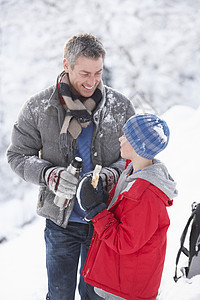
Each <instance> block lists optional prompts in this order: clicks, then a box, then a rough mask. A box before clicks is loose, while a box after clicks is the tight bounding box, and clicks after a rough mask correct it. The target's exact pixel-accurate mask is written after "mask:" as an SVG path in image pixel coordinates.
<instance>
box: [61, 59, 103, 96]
mask: <svg viewBox="0 0 200 300" xmlns="http://www.w3.org/2000/svg"><path fill="white" fill-rule="evenodd" d="M63 66H64V70H65V72H66V73H68V74H69V80H70V84H71V86H72V89H73V92H75V93H76V94H77V95H79V96H82V97H85V98H89V97H91V96H92V94H93V93H94V91H95V90H96V88H97V86H98V84H99V82H100V81H101V77H102V71H103V58H102V57H99V58H97V59H90V58H86V57H84V56H80V57H78V58H77V59H76V62H75V65H74V68H73V69H72V68H71V67H70V65H69V63H68V61H67V60H66V59H64V60H63Z"/></svg>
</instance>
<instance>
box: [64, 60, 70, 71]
mask: <svg viewBox="0 0 200 300" xmlns="http://www.w3.org/2000/svg"><path fill="white" fill-rule="evenodd" d="M63 67H64V70H65V72H66V73H69V62H68V61H67V60H66V58H64V59H63Z"/></svg>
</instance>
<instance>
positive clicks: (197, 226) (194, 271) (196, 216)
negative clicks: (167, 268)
mask: <svg viewBox="0 0 200 300" xmlns="http://www.w3.org/2000/svg"><path fill="white" fill-rule="evenodd" d="M190 224H191V226H190ZM189 226H190V228H191V231H190V236H189V250H188V249H186V248H185V246H184V242H185V238H186V235H187V232H188V228H189ZM180 242H181V245H180V248H179V250H178V253H177V257H176V268H175V276H174V281H175V282H177V281H178V279H179V278H181V277H182V276H179V277H177V267H178V262H179V259H180V255H181V253H184V254H185V255H186V256H187V257H188V266H187V267H183V268H181V271H182V273H183V275H185V276H186V277H187V278H192V277H193V276H195V275H198V274H200V203H196V202H194V203H193V204H192V214H191V216H190V217H189V219H188V221H187V224H186V226H185V228H184V230H183V233H182V235H181V239H180Z"/></svg>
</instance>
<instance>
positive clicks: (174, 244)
mask: <svg viewBox="0 0 200 300" xmlns="http://www.w3.org/2000/svg"><path fill="white" fill-rule="evenodd" d="M162 118H163V119H164V120H166V122H167V123H168V125H169V127H170V132H171V136H170V141H169V145H168V146H167V148H166V149H165V150H164V151H163V152H161V153H160V154H159V155H158V156H157V158H159V159H161V160H162V161H164V162H165V164H166V165H167V167H168V170H169V171H170V173H171V175H172V177H173V178H174V179H175V180H176V181H177V188H178V190H179V195H178V197H177V198H175V199H174V205H173V206H172V207H170V208H169V209H168V212H169V216H170V219H171V225H170V228H169V231H168V246H167V254H166V261H165V267H164V272H163V277H162V282H161V286H160V293H159V298H158V299H159V300H171V299H176V300H199V299H200V288H199V286H200V275H198V276H194V277H193V278H191V279H186V278H181V279H180V280H179V281H178V282H177V283H175V282H174V280H173V276H174V271H175V258H176V254H177V251H178V248H179V240H180V236H181V233H182V230H183V228H184V226H185V223H186V221H187V219H188V217H189V216H190V212H191V204H192V203H193V202H194V201H196V202H198V201H199V198H198V195H199V169H200V162H199V160H198V159H197V157H198V156H197V155H198V153H199V147H200V134H199V132H200V107H199V109H198V110H195V109H191V108H190V107H186V106H174V107H172V108H171V109H170V110H168V111H166V113H165V114H163V115H162ZM26 197H28V198H29V200H30V199H31V198H33V201H35V199H36V194H35V190H33V191H29V194H27V195H26ZM9 208H10V207H9ZM29 209H30V207H29V206H27V207H24V210H25V214H29ZM9 211H11V212H12V215H11V217H10V218H9V223H13V228H17V225H18V221H17V219H18V214H17V212H18V205H17V201H13V202H12V209H9ZM14 212H15V214H14ZM5 215H6V211H4V210H3V211H2V210H1V212H0V221H1V222H2V224H1V226H0V228H2V227H3V226H4V223H5V224H6V223H7V222H8V221H7V220H6V218H5ZM2 218H3V221H2ZM44 227H45V223H44V219H43V218H40V217H37V216H36V215H35V220H34V222H33V223H31V224H29V225H26V226H25V227H23V228H21V229H18V232H16V231H15V234H14V236H9V235H8V236H7V238H8V241H7V242H4V243H2V244H1V246H0V258H1V259H0V269H1V270H3V271H2V272H1V273H0V282H1V292H0V299H2V300H11V299H14V298H15V299H20V300H41V299H42V297H43V299H45V294H46V290H47V276H46V270H45V244H44V239H43V231H44ZM183 256H184V255H183ZM183 256H182V257H181V260H180V264H179V268H180V267H183V266H185V265H186V264H187V259H186V257H183ZM179 274H180V272H179ZM78 299H79V296H78V293H77V294H76V300H78Z"/></svg>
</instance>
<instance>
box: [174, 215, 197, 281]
mask: <svg viewBox="0 0 200 300" xmlns="http://www.w3.org/2000/svg"><path fill="white" fill-rule="evenodd" d="M195 211H196V209H193V210H192V214H191V216H190V217H189V219H188V221H187V224H186V226H185V228H184V230H183V233H182V235H181V238H180V242H181V246H180V248H179V250H178V253H177V257H176V268H175V275H174V281H175V282H177V281H178V279H179V278H180V277H181V276H179V277H177V267H178V262H179V259H180V255H181V253H182V252H183V253H184V254H185V255H186V256H187V257H189V251H188V250H187V249H186V248H185V247H184V242H185V238H186V234H187V231H188V228H189V225H190V223H191V221H192V220H193V218H194V215H195Z"/></svg>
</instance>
